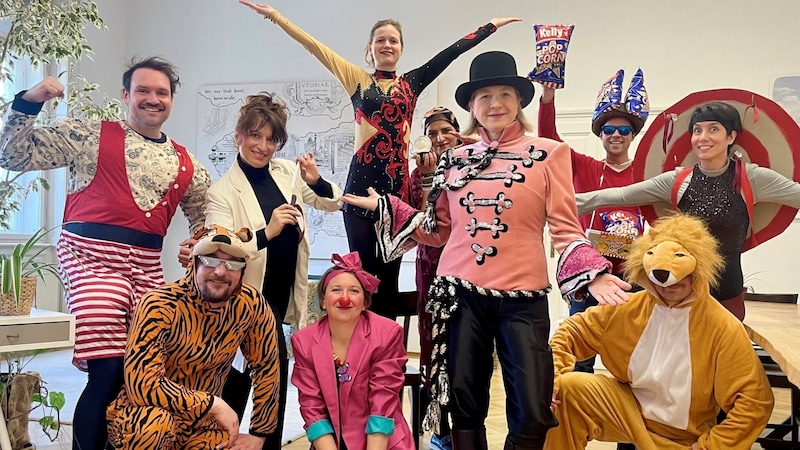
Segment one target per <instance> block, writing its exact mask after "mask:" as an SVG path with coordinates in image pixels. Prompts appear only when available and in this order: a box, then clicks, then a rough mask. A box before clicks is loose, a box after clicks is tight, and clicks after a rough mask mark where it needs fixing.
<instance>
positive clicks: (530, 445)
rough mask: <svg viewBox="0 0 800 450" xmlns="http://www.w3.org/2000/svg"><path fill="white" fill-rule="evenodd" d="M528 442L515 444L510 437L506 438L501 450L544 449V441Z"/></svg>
mask: <svg viewBox="0 0 800 450" xmlns="http://www.w3.org/2000/svg"><path fill="white" fill-rule="evenodd" d="M528 441H530V442H525V443H520V442H515V441H514V440H513V439H511V437H510V436H506V443H505V445H504V446H503V450H542V449H543V448H544V441H540V440H536V441H532V440H531V439H528Z"/></svg>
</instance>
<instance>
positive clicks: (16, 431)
mask: <svg viewBox="0 0 800 450" xmlns="http://www.w3.org/2000/svg"><path fill="white" fill-rule="evenodd" d="M46 351H47V350H35V351H32V352H14V353H10V354H5V355H3V356H4V360H5V362H6V369H7V371H6V372H4V373H3V374H2V375H0V389H2V390H0V404H1V405H2V408H3V413H4V415H5V419H6V427H7V429H8V432H9V439H10V441H11V446H12V448H14V449H17V448H30V447H28V445H30V443H29V442H30V435H29V434H28V423H29V417H30V413H31V412H33V411H35V410H37V409H39V410H41V414H42V417H41V418H39V419H38V422H39V425H40V426H41V427H42V431H43V432H44V434H45V435H46V436H47V437H48V438H49V439H50V440H51V441H55V440H56V439H57V438H58V435H59V433H60V431H61V410H62V409H63V408H64V405H65V403H66V399H65V397H64V393H63V392H57V391H50V390H48V389H47V387H46V386H45V383H44V382H43V381H42V378H41V376H40V375H39V373H37V372H29V371H27V370H25V366H26V365H27V363H29V362H30V361H31V360H32V359H33V357H34V356H36V355H38V354H40V353H43V352H46Z"/></svg>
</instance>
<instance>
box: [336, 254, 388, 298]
mask: <svg viewBox="0 0 800 450" xmlns="http://www.w3.org/2000/svg"><path fill="white" fill-rule="evenodd" d="M331 262H332V263H333V265H334V266H335V268H334V269H333V270H331V271H330V272H329V273H328V276H326V277H325V279H324V280H322V292H325V288H327V287H328V282H329V281H330V280H332V279H334V278H335V277H336V276H337V275H339V274H342V273H344V272H349V273H352V274H353V275H354V276H355V277H356V279H357V280H358V282H359V283H361V286H363V287H364V290H365V291H367V292H369V293H370V294H374V293H375V291H376V290H377V289H378V284H379V283H380V282H381V281H380V280H379V279H378V278H377V277H376V276H374V275H372V274H371V273H369V272H367V271H366V270H364V268H363V266H362V265H361V257H360V256H358V252H350V253H348V254H346V255H344V256H339V254H338V253H334V254H333V256H331Z"/></svg>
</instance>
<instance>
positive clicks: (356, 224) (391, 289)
mask: <svg viewBox="0 0 800 450" xmlns="http://www.w3.org/2000/svg"><path fill="white" fill-rule="evenodd" d="M267 19H269V20H271V21H272V22H274V23H275V24H277V25H278V26H279V27H281V28H282V29H283V31H285V32H286V34H288V35H289V36H290V37H291V38H292V39H294V40H296V41H297V42H299V43H300V44H302V45H303V47H305V48H306V50H308V51H309V52H311V54H312V55H314V56H315V57H316V58H317V59H318V60H319V61H320V62H321V63H322V65H324V66H325V67H326V68H327V69H328V70H329V71H330V72H331V73H332V74H333V75H334V76H335V77H336V78H337V79H338V80H339V82H340V83H342V85H343V86H344V88H345V90H346V91H347V93H348V95H350V99H351V101H352V103H353V109H354V114H355V145H354V147H355V148H354V155H353V159H352V160H351V162H350V170H349V174H348V176H347V184H346V185H345V189H344V192H345V193H348V194H355V195H362V196H363V195H367V188H369V187H372V188H374V189H375V190H376V191H377V192H378V193H379V194H381V195H383V194H394V195H396V196H398V197H400V198H401V199H402V200H403V201H405V202H409V201H410V196H411V187H410V180H409V176H408V175H409V171H408V142H409V140H410V138H411V136H410V135H411V120H412V118H413V113H414V108H415V107H416V104H417V97H418V96H419V94H420V93H421V92H422V91H423V90H424V89H425V88H426V87H427V86H428V85H429V84H431V83H432V82H433V80H435V79H436V77H438V76H439V74H441V73H442V72H443V71H444V70H445V69H446V68H447V66H449V65H450V63H452V62H453V61H454V60H455V59H456V58H457V57H459V56H460V55H461V54H463V53H464V52H466V51H467V50H469V49H471V48H473V47H474V46H476V45H477V44H478V43H480V42H481V41H483V40H484V39H486V38H487V37H488V36H489V35H490V34H492V33H494V32H495V31H496V30H497V28H496V27H495V26H494V25H493V24H491V23H487V24H486V25H484V26H482V27H480V28H478V29H477V30H476V31H475V32H473V33H470V34H468V35H466V36H464V37H463V38H461V39H459V40H458V41H456V42H455V43H454V44H453V45H451V46H449V47H447V48H446V49H444V50H442V51H441V52H439V53H438V54H437V55H436V56H434V57H433V58H431V60H430V61H428V62H427V63H425V64H424V65H422V66H421V67H418V68H416V69H413V70H411V71H409V72H406V73H405V74H402V75H398V74H397V73H396V72H393V71H391V72H390V71H384V70H375V71H373V72H372V73H370V72H367V71H366V70H364V69H363V68H361V67H359V66H357V65H355V64H353V63H351V62H349V61H347V60H346V59H344V58H342V57H341V56H339V55H338V54H336V53H335V52H334V51H332V50H331V49H330V48H328V47H327V46H325V45H323V44H322V43H320V42H319V41H317V40H316V39H314V38H313V37H311V36H310V35H309V34H308V33H306V32H305V31H303V30H301V29H300V28H298V27H297V26H295V25H294V24H293V23H291V22H289V20H287V19H286V18H285V17H283V16H282V15H281V14H280V13H279V12H278V11H275V10H273V11H272V12H271V13H270V14H269V15H267ZM373 222H374V213H373V212H371V211H367V210H365V209H362V208H358V207H355V206H351V205H345V229H346V230H347V236H348V241H349V244H350V250H351V251H358V252H359V255H360V256H361V260H362V262H363V265H364V269H365V270H366V271H368V272H370V273H373V274H375V275H376V276H377V277H378V278H379V279H380V280H381V287H380V289H379V291H378V293H377V296H375V297H373V305H372V310H373V311H375V312H377V313H378V314H381V315H386V316H394V315H396V311H395V310H394V308H393V306H392V304H391V303H394V302H392V301H391V299H392V298H393V297H394V294H395V293H396V292H397V277H398V274H399V272H400V261H399V260H397V261H393V262H391V263H384V262H383V261H381V260H380V259H379V258H378V256H377V254H376V253H375V248H376V236H375V231H374V227H373Z"/></svg>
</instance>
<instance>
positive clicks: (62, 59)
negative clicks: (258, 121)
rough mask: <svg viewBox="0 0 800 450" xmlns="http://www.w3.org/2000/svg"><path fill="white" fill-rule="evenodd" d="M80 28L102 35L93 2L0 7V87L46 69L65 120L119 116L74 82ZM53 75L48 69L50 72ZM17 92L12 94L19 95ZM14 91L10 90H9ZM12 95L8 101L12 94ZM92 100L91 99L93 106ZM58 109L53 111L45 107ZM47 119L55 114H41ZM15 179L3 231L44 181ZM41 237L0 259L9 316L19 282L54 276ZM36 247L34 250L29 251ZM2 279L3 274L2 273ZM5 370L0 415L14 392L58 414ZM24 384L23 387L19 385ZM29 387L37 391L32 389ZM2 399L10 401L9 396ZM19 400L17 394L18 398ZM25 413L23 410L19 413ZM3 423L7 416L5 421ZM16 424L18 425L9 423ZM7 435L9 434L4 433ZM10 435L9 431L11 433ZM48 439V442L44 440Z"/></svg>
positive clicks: (3, 208)
mask: <svg viewBox="0 0 800 450" xmlns="http://www.w3.org/2000/svg"><path fill="white" fill-rule="evenodd" d="M87 27H96V28H98V29H103V28H105V24H104V23H103V21H102V19H101V18H100V16H99V12H98V8H97V5H96V4H95V2H93V1H87V0H0V83H6V81H7V80H10V77H12V76H13V73H14V70H13V69H14V67H15V65H18V64H23V63H24V64H31V65H32V66H34V67H42V66H45V67H49V68H50V70H49V71H48V74H51V75H58V76H59V77H62V76H66V78H67V79H66V80H65V81H62V82H63V83H64V84H65V86H66V87H67V97H66V98H65V100H64V102H65V103H66V108H65V109H62V110H60V111H66V114H68V115H70V116H72V117H76V118H85V119H107V120H115V119H118V118H119V117H120V116H121V115H122V107H121V104H120V102H119V101H118V100H109V98H108V96H106V95H105V94H103V93H101V92H100V91H99V86H98V85H97V84H95V83H91V82H89V81H87V80H86V79H85V78H84V77H83V76H82V75H80V74H78V73H76V69H75V68H76V63H77V62H78V61H80V60H81V59H82V58H84V57H88V58H91V55H92V48H91V46H90V45H89V44H88V43H87V42H86V37H85V35H84V30H85V29H86V28H87ZM53 68H55V69H53ZM24 87H25V86H21V87H19V89H21V88H24ZM15 89H17V88H15ZM12 95H13V93H12ZM93 97H96V100H98V101H97V102H95V101H94V100H95V99H93ZM10 102H11V98H8V97H7V98H3V99H0V116H4V115H5V111H6V110H7V109H8V107H9V106H10ZM58 106H59V105H57V104H54V105H53V107H54V108H55V107H58ZM47 111H50V112H51V114H54V111H55V110H52V111H51V110H47ZM40 118H43V119H42V120H45V121H47V120H49V117H47V114H42V115H40ZM23 180H25V179H24V178H20V177H19V174H15V173H11V174H7V176H6V177H4V179H0V228H3V227H5V228H6V229H8V220H9V218H10V217H11V215H12V214H13V213H16V212H19V209H20V204H21V202H22V200H23V199H24V198H25V197H26V196H27V195H28V194H29V193H31V192H33V191H36V190H40V189H42V190H43V189H47V188H48V184H47V181H46V180H45V179H43V178H37V177H32V178H31V179H27V181H23ZM47 231H48V230H39V231H37V232H36V233H34V234H33V236H31V237H30V238H28V239H27V240H26V241H25V242H20V243H19V244H17V245H14V248H13V250H12V251H10V252H7V254H6V255H5V256H3V257H0V258H2V259H0V264H2V265H3V268H2V271H0V273H7V276H3V280H2V282H1V283H0V285H2V286H0V287H2V289H0V291H1V292H0V295H2V292H5V293H6V295H13V296H14V300H13V303H12V304H13V305H14V307H15V308H16V305H17V304H18V303H21V300H22V299H21V298H20V297H21V296H22V295H23V290H24V289H25V288H24V286H25V283H24V282H23V281H22V279H24V278H25V275H30V276H31V277H32V278H33V279H37V278H38V279H43V278H44V277H45V276H49V275H48V274H51V275H56V268H55V264H54V263H52V264H48V263H41V262H39V260H37V256H41V255H42V252H43V251H45V250H46V249H47V248H48V245H51V243H50V242H46V241H45V240H44V238H45V236H47ZM37 244H40V245H37ZM6 271H7V272H6ZM15 367H16V368H13V365H12V364H9V367H8V369H9V373H8V374H7V376H6V380H5V382H3V383H0V385H2V386H0V388H2V390H0V403H1V404H2V406H3V410H4V412H6V407H7V406H8V403H7V401H6V400H7V399H10V398H11V396H14V395H17V394H16V393H14V391H25V392H24V395H25V396H27V397H26V398H25V397H24V396H23V400H19V401H18V403H20V405H22V406H21V407H20V410H25V409H27V410H28V411H29V410H30V409H31V407H32V406H33V407H35V406H37V405H44V406H48V405H49V406H50V407H53V406H56V407H58V408H60V406H63V394H61V393H58V392H55V393H54V392H50V393H47V394H44V393H43V392H42V391H40V387H41V383H38V384H36V383H32V385H31V386H22V385H21V388H20V389H9V386H16V384H17V381H15V379H17V378H19V379H22V378H27V377H23V375H26V374H28V375H36V374H30V373H26V372H25V371H24V370H22V367H23V366H21V365H17V366H15ZM27 384H31V383H27ZM36 386H39V388H37V387H36ZM9 391H10V392H11V396H9ZM20 394H21V395H22V394H23V393H20ZM26 405H27V408H26ZM6 418H7V419H8V418H9V414H8V413H6ZM15 419H18V420H21V421H22V422H23V423H27V421H28V419H27V416H26V417H25V418H24V419H20V418H17V417H15ZM40 423H42V426H43V428H44V429H45V432H47V431H48V430H56V431H57V430H58V429H59V420H58V410H56V414H55V415H53V414H50V415H45V418H44V419H42V421H40ZM21 428H22V429H21V430H19V432H20V433H24V434H23V435H21V436H14V435H11V436H10V437H11V440H12V442H15V445H14V447H15V448H25V447H26V444H27V442H26V439H27V440H29V438H28V433H27V427H21ZM10 431H11V430H10ZM13 432H14V431H12V433H13ZM52 437H53V438H54V437H55V436H52Z"/></svg>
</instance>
